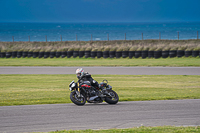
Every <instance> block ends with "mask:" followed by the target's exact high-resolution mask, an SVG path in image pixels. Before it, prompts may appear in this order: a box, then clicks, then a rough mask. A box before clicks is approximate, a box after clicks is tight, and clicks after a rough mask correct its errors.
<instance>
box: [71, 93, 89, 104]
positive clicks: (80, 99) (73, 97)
mask: <svg viewBox="0 0 200 133" xmlns="http://www.w3.org/2000/svg"><path fill="white" fill-rule="evenodd" d="M70 99H71V101H72V102H73V103H74V104H76V105H79V106H82V105H84V104H85V103H86V98H85V97H84V96H83V95H82V94H81V97H78V95H77V94H76V91H73V92H71V94H70Z"/></svg>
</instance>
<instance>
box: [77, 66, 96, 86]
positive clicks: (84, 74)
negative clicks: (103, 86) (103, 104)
mask: <svg viewBox="0 0 200 133" xmlns="http://www.w3.org/2000/svg"><path fill="white" fill-rule="evenodd" d="M76 76H77V78H78V79H79V80H80V82H84V81H89V82H90V84H91V85H92V86H93V87H95V88H96V89H97V90H99V84H98V82H97V81H95V80H94V79H93V78H92V76H91V74H89V73H88V72H84V70H83V69H82V68H78V69H77V70H76Z"/></svg>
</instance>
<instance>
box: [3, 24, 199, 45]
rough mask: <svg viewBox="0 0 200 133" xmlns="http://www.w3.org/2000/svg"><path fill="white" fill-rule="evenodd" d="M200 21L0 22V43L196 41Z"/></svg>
mask: <svg viewBox="0 0 200 133" xmlns="http://www.w3.org/2000/svg"><path fill="white" fill-rule="evenodd" d="M199 34H200V22H166V23H164V22H162V23H161V22H160V23H0V42H13V41H31V42H32V41H44V42H45V41H48V42H50V41H91V40H92V41H99V40H100V41H103V40H142V39H143V40H147V39H168V40H178V39H179V40H188V39H197V38H200V37H199Z"/></svg>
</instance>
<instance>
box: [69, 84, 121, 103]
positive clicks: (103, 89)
mask: <svg viewBox="0 0 200 133" xmlns="http://www.w3.org/2000/svg"><path fill="white" fill-rule="evenodd" d="M99 88H100V89H99ZM99 88H98V89H96V88H95V87H93V86H91V84H90V82H89V81H84V82H83V83H80V81H79V80H78V81H77V82H74V80H73V81H72V82H71V83H70V84H69V90H70V91H71V94H70V99H71V101H72V102H73V103H74V104H76V105H84V104H85V103H86V101H87V102H88V103H102V102H103V101H105V102H106V103H108V104H116V103H117V102H118V101H119V97H118V94H117V93H116V92H115V91H113V90H112V86H110V85H109V84H108V81H107V80H103V81H102V82H101V83H100V84H99Z"/></svg>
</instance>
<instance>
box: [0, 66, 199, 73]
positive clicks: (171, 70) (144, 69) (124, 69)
mask: <svg viewBox="0 0 200 133" xmlns="http://www.w3.org/2000/svg"><path fill="white" fill-rule="evenodd" d="M77 68H79V67H0V74H75V71H76V69H77ZM82 68H83V69H84V70H85V71H87V72H89V73H91V74H117V75H200V67H82Z"/></svg>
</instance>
